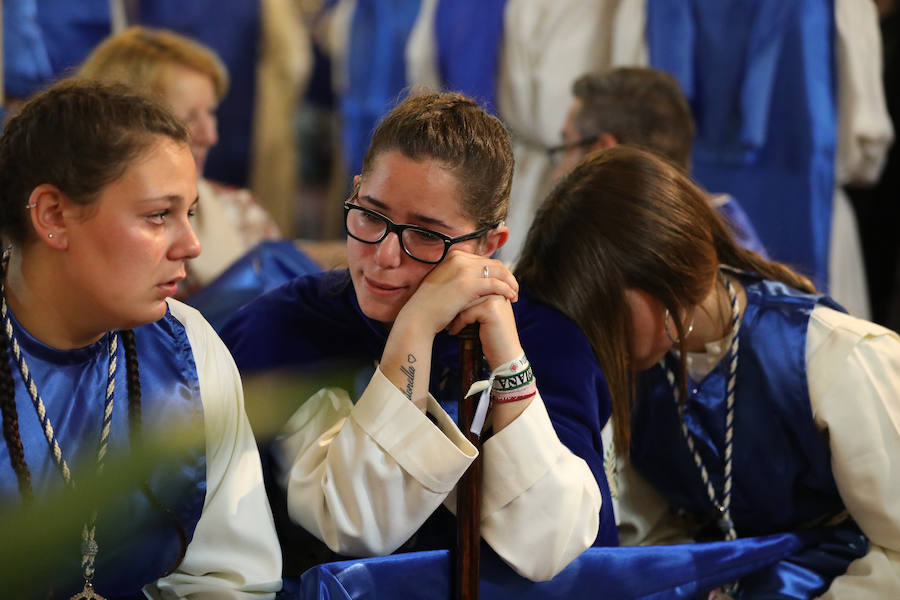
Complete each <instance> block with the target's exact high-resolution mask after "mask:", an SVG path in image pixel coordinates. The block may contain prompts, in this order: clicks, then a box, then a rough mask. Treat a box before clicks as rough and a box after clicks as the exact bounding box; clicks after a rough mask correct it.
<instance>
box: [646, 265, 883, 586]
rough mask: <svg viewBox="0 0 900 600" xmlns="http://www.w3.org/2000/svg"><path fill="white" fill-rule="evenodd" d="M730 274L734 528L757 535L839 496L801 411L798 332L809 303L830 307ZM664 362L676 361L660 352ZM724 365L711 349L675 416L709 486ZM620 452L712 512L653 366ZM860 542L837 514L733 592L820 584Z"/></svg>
mask: <svg viewBox="0 0 900 600" xmlns="http://www.w3.org/2000/svg"><path fill="white" fill-rule="evenodd" d="M742 283H743V285H744V289H745V291H746V293H747V307H746V309H745V312H744V317H743V321H742V323H741V328H740V333H739V336H740V346H739V351H738V368H737V382H736V385H735V389H736V395H735V402H734V406H735V409H734V410H735V414H734V445H733V452H734V454H733V467H732V469H733V480H732V496H731V515H732V518H733V520H734V524H735V529H736V530H737V532H738V535H740V536H759V535H766V534H772V533H779V532H785V531H792V530H797V529H805V528H808V527H813V526H816V525H822V524H824V523H826V522H827V521H828V520H829V519H831V518H832V517H834V516H835V515H837V514H838V513H840V512H842V511H843V510H844V509H845V507H844V504H843V502H842V501H841V497H840V494H839V493H838V490H837V486H836V484H835V481H834V476H833V475H832V472H831V453H830V451H829V448H828V444H827V441H826V440H825V439H823V437H822V434H821V433H820V432H819V431H818V429H817V427H816V424H815V421H814V420H813V415H812V408H811V406H810V399H809V390H808V387H807V381H806V334H807V327H808V324H809V318H810V315H811V313H812V310H813V308H814V307H815V306H816V304H818V303H824V304H826V305H828V306H830V307H832V308H837V309H839V308H840V307H838V306H837V305H835V304H834V303H833V302H831V301H830V300H829V299H828V298H826V297H824V296H817V295H812V294H805V293H801V292H799V291H797V290H795V289H793V288H790V287H788V286H786V285H784V284H782V283H776V282H772V281H767V280H759V279H754V278H751V277H742ZM666 361H667V363H668V365H669V368H671V369H673V371H674V372H676V373H677V372H679V367H678V364H677V362H678V361H677V360H676V359H675V358H674V357H673V356H672V355H671V354H670V355H667V357H666ZM727 367H728V361H727V360H723V361H721V362H720V363H719V365H718V366H717V367H716V368H715V369H714V370H713V371H712V372H711V373H710V374H709V375H708V376H707V377H706V378H704V379H703V381H700V382H695V381H690V382H689V386H688V390H689V396H690V398H689V399H688V400H687V402H686V404H685V416H684V419H685V422H686V423H687V426H688V428H689V429H690V431H691V434H692V435H693V437H694V440H695V444H696V446H697V449H698V451H699V453H700V455H701V457H702V458H703V463H704V465H705V466H706V469H707V471H708V473H709V477H710V481H711V482H712V484H713V487H714V489H716V490H719V491H720V492H719V493H721V490H722V486H723V478H724V460H723V452H724V447H725V415H726V405H725V403H726V392H725V388H726V383H727V378H728V372H727ZM631 458H632V462H633V464H634V467H635V469H636V470H637V471H638V472H640V473H641V474H642V475H643V476H644V477H645V478H646V479H647V480H648V481H649V482H650V483H651V484H652V485H653V486H654V487H655V488H656V489H657V490H658V491H660V492H661V493H662V495H663V497H665V498H666V500H667V501H668V502H669V503H670V504H671V505H672V506H673V507H674V508H676V509H683V510H685V511H687V513H688V514H690V515H692V516H694V517H695V518H696V519H697V520H698V521H699V522H702V521H703V520H707V521H711V520H713V519H714V517H715V516H717V515H715V514H714V513H715V509H714V508H713V506H712V504H711V502H710V500H709V497H708V496H707V492H706V488H705V486H704V485H703V483H702V481H701V479H700V474H699V470H698V468H697V466H696V465H695V464H694V460H693V455H692V454H691V452H690V450H689V449H688V446H687V444H686V442H685V440H684V436H683V434H682V431H681V425H680V421H679V417H678V412H677V410H676V406H675V402H674V399H673V391H672V388H671V386H670V385H669V383H668V381H667V379H666V374H665V370H664V369H663V368H662V367H661V366H656V367H654V368H653V369H651V370H649V371H646V372H645V373H643V374H642V375H641V376H640V378H639V380H638V395H637V404H636V407H635V410H634V414H633V419H632V449H631ZM867 549H868V544H867V542H866V539H865V537H864V536H863V535H862V534H861V533H860V532H859V530H858V529H857V528H856V527H855V525H854V524H853V523H852V522H849V523H846V524H845V531H844V533H841V534H840V535H838V538H837V539H831V540H829V541H828V544H827V545H823V546H821V547H818V548H812V549H807V550H805V551H804V553H803V554H802V555H798V556H795V557H792V558H791V559H788V562H786V563H783V564H782V565H781V568H780V569H778V568H776V569H773V570H770V571H764V572H762V573H760V574H758V575H757V576H755V579H751V580H748V581H747V582H744V587H745V593H748V594H749V593H750V592H751V591H753V590H755V591H756V592H760V591H761V590H769V591H772V590H775V589H778V590H788V589H789V590H794V591H796V590H798V589H802V590H805V591H806V592H807V593H810V594H817V593H820V592H821V591H824V589H826V588H827V587H828V585H829V584H830V583H831V580H832V579H833V578H834V577H835V576H837V575H840V574H842V573H843V572H844V571H845V570H846V568H847V565H849V563H850V562H851V561H852V560H854V559H856V558H860V557H861V556H863V555H864V554H865V553H866V551H867ZM789 564H791V565H792V566H790V567H789ZM748 597H749V596H748ZM799 597H806V596H802V595H801V596H799Z"/></svg>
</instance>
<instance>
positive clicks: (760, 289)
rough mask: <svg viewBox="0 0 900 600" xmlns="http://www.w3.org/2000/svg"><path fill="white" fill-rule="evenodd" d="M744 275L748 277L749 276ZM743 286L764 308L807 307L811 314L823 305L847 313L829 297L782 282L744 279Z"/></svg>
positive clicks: (757, 278) (756, 277) (755, 278)
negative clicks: (818, 306) (819, 305)
mask: <svg viewBox="0 0 900 600" xmlns="http://www.w3.org/2000/svg"><path fill="white" fill-rule="evenodd" d="M744 275H745V277H746V275H747V274H744ZM743 285H744V291H745V292H746V293H747V294H748V296H751V295H752V296H754V297H755V298H757V302H758V303H759V304H760V305H762V306H769V307H774V306H778V305H783V306H793V307H796V308H802V307H805V308H806V310H807V311H808V313H811V312H812V310H813V308H814V307H815V306H816V305H817V304H823V305H825V306H827V307H829V308H833V309H834V310H837V311H840V312H847V311H846V310H845V309H844V308H843V307H842V306H841V305H840V304H838V303H837V302H835V301H834V300H833V299H832V298H830V297H829V296H826V295H824V294H820V293H817V292H815V293H810V292H804V291H802V290H798V289H797V288H795V287H792V286H790V285H788V284H786V283H783V282H781V281H774V280H771V279H762V278H759V277H758V276H755V277H754V278H753V279H744V281H743Z"/></svg>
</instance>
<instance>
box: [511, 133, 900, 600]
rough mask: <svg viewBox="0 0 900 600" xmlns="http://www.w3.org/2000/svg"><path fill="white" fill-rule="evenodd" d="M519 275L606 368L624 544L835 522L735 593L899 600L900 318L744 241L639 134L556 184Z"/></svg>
mask: <svg viewBox="0 0 900 600" xmlns="http://www.w3.org/2000/svg"><path fill="white" fill-rule="evenodd" d="M516 277H517V278H518V280H519V281H520V282H521V283H522V285H523V286H524V285H527V286H529V287H530V289H533V290H536V296H537V297H538V298H540V299H542V300H544V301H545V302H548V303H550V304H552V305H553V306H556V307H557V308H558V309H560V310H561V311H562V312H563V313H564V314H566V315H568V316H569V317H571V318H572V319H573V320H574V321H575V322H577V323H578V324H579V325H580V326H581V328H582V329H583V330H584V331H585V333H586V334H587V336H588V338H589V339H590V340H591V344H592V345H593V348H594V351H595V353H596V355H597V357H598V359H599V361H600V364H601V365H602V366H603V369H604V372H605V373H606V375H607V378H608V381H609V384H610V390H611V394H612V399H613V421H614V424H615V427H614V428H615V432H616V442H617V444H616V446H617V448H618V449H619V450H620V453H621V454H620V455H622V456H627V458H628V462H629V464H628V468H626V471H625V475H626V477H625V479H626V481H625V485H624V486H623V488H624V491H622V489H620V492H622V495H621V496H620V505H619V506H620V507H621V508H622V509H623V510H622V513H623V514H622V527H621V529H620V533H621V534H622V541H623V542H625V543H636V542H653V541H660V540H661V539H662V538H663V536H665V535H667V534H675V535H681V536H683V535H687V536H689V537H694V538H696V539H716V538H717V539H722V538H726V539H735V538H736V537H748V536H758V535H764V534H769V533H778V532H787V531H795V530H807V529H810V528H814V527H819V526H823V527H824V526H826V525H827V526H829V527H828V528H825V529H822V530H821V531H820V532H818V533H816V535H822V536H823V537H822V540H821V542H820V543H818V545H814V546H813V547H811V548H809V549H807V550H805V551H803V552H799V553H798V554H797V555H795V556H792V557H790V558H789V559H787V560H785V561H783V562H782V563H779V564H777V565H775V566H774V567H772V568H769V569H766V570H764V571H761V572H759V573H757V574H755V575H753V576H751V577H748V578H746V579H744V580H742V581H741V582H739V583H738V586H737V590H736V591H734V592H733V593H734V595H735V597H741V598H755V597H765V598H774V597H777V598H808V597H812V596H818V595H819V594H824V596H823V597H827V598H900V503H898V502H897V498H898V490H900V404H898V399H900V340H898V337H897V335H896V334H895V333H894V332H891V331H888V330H886V329H884V328H882V327H880V326H878V325H875V324H873V323H869V322H866V321H862V320H860V319H856V318H854V317H851V316H849V315H847V314H844V313H843V312H842V311H841V310H840V308H839V307H837V306H836V305H835V304H834V303H833V302H832V301H831V300H830V299H829V298H828V297H827V296H823V295H822V294H820V293H817V292H816V291H815V290H814V289H813V288H812V286H811V284H810V283H809V281H808V280H807V279H806V278H804V277H802V276H800V275H798V274H796V273H795V272H793V271H791V270H790V269H789V268H787V267H786V266H784V265H782V264H779V263H775V262H769V261H767V260H764V259H762V258H760V256H759V255H757V254H755V253H753V252H750V251H748V250H744V249H742V248H740V247H739V246H737V245H736V244H735V242H734V241H733V239H732V238H731V235H730V234H729V233H728V230H727V229H726V228H725V227H724V226H723V224H722V222H721V221H720V220H719V218H718V217H717V216H716V214H715V213H714V211H713V210H711V209H710V207H709V205H708V203H707V201H706V200H705V198H704V195H703V193H702V192H701V191H700V190H699V189H698V188H697V187H695V186H694V185H693V184H692V183H691V181H690V180H689V178H688V177H687V176H686V175H685V174H684V173H683V172H681V171H680V170H678V169H677V168H676V167H673V166H670V165H668V164H667V163H664V162H663V161H662V160H660V159H658V158H656V157H654V156H653V155H651V154H648V153H646V152H643V151H640V150H637V149H633V148H627V147H617V148H613V149H609V150H605V151H601V152H599V153H595V154H592V155H590V156H589V157H587V158H586V159H585V160H584V161H582V162H581V163H580V164H579V165H578V166H576V167H575V169H574V170H573V171H572V172H571V173H570V174H569V175H567V176H566V177H565V178H564V179H563V180H562V181H561V182H560V183H559V184H558V185H557V187H556V188H555V189H554V190H553V192H552V193H551V194H550V196H549V198H548V199H547V200H546V201H545V203H544V204H543V205H542V207H541V209H540V211H539V212H538V214H537V217H536V219H535V221H534V224H533V225H532V228H531V230H530V232H529V235H528V239H527V242H526V244H525V251H524V253H523V255H522V258H521V260H520V261H519V263H518V265H517V267H516ZM647 482H649V484H650V487H647ZM863 534H864V535H863ZM866 538H868V545H867V540H866ZM682 539H683V538H682ZM735 551H736V550H735ZM832 579H833V581H832Z"/></svg>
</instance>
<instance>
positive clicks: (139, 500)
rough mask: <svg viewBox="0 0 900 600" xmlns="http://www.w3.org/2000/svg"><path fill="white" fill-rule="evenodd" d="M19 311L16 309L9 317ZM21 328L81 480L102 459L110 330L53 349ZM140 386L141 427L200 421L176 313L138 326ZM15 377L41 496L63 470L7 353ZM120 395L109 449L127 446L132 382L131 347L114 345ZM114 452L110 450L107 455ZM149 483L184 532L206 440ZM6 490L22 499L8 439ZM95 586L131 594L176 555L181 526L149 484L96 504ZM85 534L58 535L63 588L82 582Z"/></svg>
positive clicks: (2, 478)
mask: <svg viewBox="0 0 900 600" xmlns="http://www.w3.org/2000/svg"><path fill="white" fill-rule="evenodd" d="M13 319H14V317H13ZM13 323H14V328H15V335H16V338H17V339H18V341H19V344H20V345H21V348H22V351H23V354H24V355H25V357H26V361H27V364H28V367H29V369H30V371H31V373H32V376H33V377H34V381H35V385H36V386H37V389H38V393H39V394H40V395H41V397H42V399H43V401H44V405H45V406H46V409H47V415H48V416H49V417H50V421H51V423H52V425H53V428H54V431H55V432H56V436H57V439H58V441H59V445H60V448H61V449H62V453H63V457H64V458H65V459H66V461H67V462H68V464H69V466H70V468H71V470H72V478H73V479H74V480H75V481H76V482H77V481H79V479H80V477H82V476H84V475H85V474H87V473H91V474H92V473H93V470H94V469H95V468H96V464H97V462H96V461H97V447H98V443H99V439H100V424H101V422H102V414H103V405H104V399H105V398H104V396H105V390H106V380H107V372H108V359H109V350H108V343H109V336H108V335H106V336H104V337H103V338H102V339H100V340H99V341H97V342H95V343H94V344H91V345H90V346H87V347H85V348H79V349H77V350H67V351H62V350H57V349H55V348H52V347H50V346H47V345H45V344H43V343H42V342H40V341H39V340H37V339H35V338H34V337H32V336H31V335H30V334H28V332H26V331H25V330H24V329H22V328H21V326H19V324H18V323H17V322H15V321H13ZM135 341H136V346H137V353H138V364H139V369H140V380H141V389H142V399H141V413H142V416H143V422H144V432H145V433H144V435H145V436H150V435H153V433H154V432H157V431H158V432H159V434H160V435H166V434H167V432H169V431H170V430H171V427H172V426H173V425H177V426H179V427H181V426H185V425H186V424H188V423H190V422H195V423H196V424H197V427H198V428H199V431H202V430H203V429H202V427H203V410H202V405H201V402H200V390H199V382H198V379H197V370H196V366H195V364H194V358H193V353H192V351H191V347H190V345H189V343H188V339H187V335H186V333H185V330H184V327H183V326H182V325H181V323H180V322H178V321H177V320H176V319H175V318H174V317H173V316H172V315H171V314H168V313H167V315H166V316H165V317H164V318H163V319H161V320H160V321H158V322H156V323H153V324H150V325H146V326H144V327H140V328H138V329H136V330H135ZM10 362H11V366H12V369H13V374H14V375H13V380H14V381H15V386H16V389H15V394H16V407H17V410H18V414H19V431H20V436H21V438H22V444H23V446H24V449H25V459H26V462H27V464H28V467H29V470H30V471H31V481H32V485H33V487H34V492H35V496H36V497H38V498H40V497H41V496H43V495H46V494H48V493H51V492H52V491H53V490H58V489H60V488H61V487H62V485H63V482H62V476H61V475H60V473H59V470H58V469H57V467H56V465H55V463H54V462H53V460H52V457H51V456H50V453H49V447H48V444H47V441H46V439H45V438H44V434H43V431H42V429H41V425H40V421H39V419H38V417H37V413H36V412H35V409H34V407H33V405H32V402H31V398H30V396H29V394H28V392H27V391H26V389H25V386H24V384H23V382H22V378H21V377H20V375H19V372H18V368H17V366H16V365H15V364H14V363H13V362H12V357H11V358H10ZM117 362H118V370H117V374H116V387H115V398H114V406H113V415H112V425H111V429H110V449H109V453H108V454H107V456H108V457H114V456H117V455H120V454H121V453H127V452H128V450H129V447H130V445H131V440H130V432H129V426H128V413H129V410H128V394H127V390H128V383H127V378H126V373H125V353H124V348H123V347H122V345H121V344H120V345H119V348H118V354H117ZM107 460H109V458H108V459H107ZM147 482H148V484H149V486H150V489H151V490H153V492H154V493H155V495H156V496H157V497H158V498H159V500H161V501H162V503H163V504H164V505H165V506H166V507H168V508H170V509H172V510H173V511H174V512H175V514H176V515H178V517H179V519H180V520H181V522H182V524H183V525H184V527H185V529H186V531H187V534H188V541H189V540H190V538H191V536H192V535H193V531H194V528H195V527H196V525H197V521H198V519H199V518H200V513H201V511H202V509H203V502H204V499H205V497H206V457H205V452H204V450H203V449H202V448H198V449H197V450H194V451H192V452H187V453H185V454H184V455H181V456H179V457H178V458H177V459H173V460H171V461H168V460H167V461H166V462H165V463H160V464H159V465H158V467H157V468H155V469H154V470H153V471H152V472H151V473H150V474H149V475H148V478H147ZM0 498H2V499H3V501H4V502H10V503H17V502H19V501H20V496H19V492H18V488H17V484H16V476H15V473H14V471H13V469H12V467H11V465H10V462H9V454H8V451H7V448H6V445H5V444H3V445H2V447H0ZM97 542H98V544H99V547H100V553H99V554H98V556H97V563H96V570H97V574H96V578H95V580H94V584H95V587H96V589H97V590H98V591H100V592H101V593H102V594H103V595H104V596H106V597H108V598H112V597H119V596H131V595H136V594H139V593H140V588H141V587H142V586H143V585H145V584H146V583H148V582H151V581H155V580H156V579H158V578H159V577H161V576H163V575H165V573H166V572H167V571H168V570H169V569H170V568H172V567H174V566H175V563H176V562H177V560H178V557H179V553H180V550H181V544H180V542H179V537H178V532H177V529H176V527H175V526H174V524H173V523H172V521H170V520H169V518H167V517H166V516H165V515H164V514H163V512H162V511H161V510H160V509H159V508H155V507H153V506H152V505H151V504H150V501H149V500H148V498H147V497H146V496H145V495H144V493H143V492H141V491H139V490H135V491H134V492H133V493H130V494H127V495H125V496H123V497H120V498H114V499H111V500H110V502H109V503H108V504H104V505H103V506H101V507H99V517H98V521H97ZM80 543H81V542H80V539H71V540H60V542H59V548H60V549H61V552H60V555H61V556H62V557H63V559H64V560H65V561H66V562H65V564H62V565H59V566H58V568H55V569H54V570H53V571H52V572H51V573H52V575H53V576H54V577H56V576H58V578H57V579H55V580H54V581H53V582H51V583H52V585H53V586H54V588H55V589H56V590H57V591H66V590H71V592H67V593H66V596H67V597H68V594H69V593H74V592H75V591H77V590H80V589H81V586H82V584H83V580H82V578H81V568H80V562H81V552H80Z"/></svg>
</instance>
